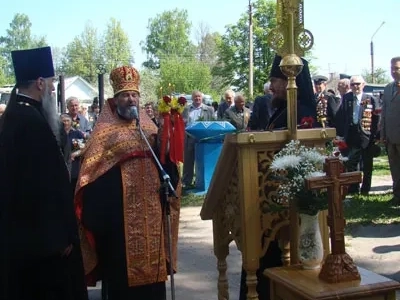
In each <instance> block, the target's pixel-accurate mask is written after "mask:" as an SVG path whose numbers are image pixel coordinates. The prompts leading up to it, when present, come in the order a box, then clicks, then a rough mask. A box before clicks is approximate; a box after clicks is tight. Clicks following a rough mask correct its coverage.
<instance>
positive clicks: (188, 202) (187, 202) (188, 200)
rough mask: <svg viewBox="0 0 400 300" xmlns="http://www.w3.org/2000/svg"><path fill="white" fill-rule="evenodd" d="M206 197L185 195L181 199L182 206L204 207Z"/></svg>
mask: <svg viewBox="0 0 400 300" xmlns="http://www.w3.org/2000/svg"><path fill="white" fill-rule="evenodd" d="M204 198H205V195H196V194H191V193H188V194H183V196H182V198H181V206H182V207H187V206H202V205H203V202H204Z"/></svg>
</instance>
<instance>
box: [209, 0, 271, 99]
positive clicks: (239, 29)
mask: <svg viewBox="0 0 400 300" xmlns="http://www.w3.org/2000/svg"><path fill="white" fill-rule="evenodd" d="M275 26H276V3H275V1H267V0H257V1H255V2H254V3H253V59H254V75H253V78H254V94H255V95H257V94H262V92H263V85H264V83H265V82H266V81H267V80H268V75H269V71H270V68H271V65H272V62H273V59H274V55H275V54H274V52H273V50H272V49H271V48H270V46H269V45H268V42H267V39H266V36H267V34H268V32H269V31H270V30H271V29H272V28H274V27H275ZM218 48H219V56H218V63H217V66H216V67H214V68H213V75H214V76H220V77H221V78H223V81H222V84H223V85H225V86H235V87H237V89H238V90H242V91H244V92H245V93H247V92H248V85H249V82H248V74H249V15H248V13H247V12H244V13H243V14H242V16H241V17H240V19H239V20H238V22H237V23H236V24H234V25H229V26H227V27H226V33H225V34H224V35H223V36H222V39H221V41H220V43H219V45H218Z"/></svg>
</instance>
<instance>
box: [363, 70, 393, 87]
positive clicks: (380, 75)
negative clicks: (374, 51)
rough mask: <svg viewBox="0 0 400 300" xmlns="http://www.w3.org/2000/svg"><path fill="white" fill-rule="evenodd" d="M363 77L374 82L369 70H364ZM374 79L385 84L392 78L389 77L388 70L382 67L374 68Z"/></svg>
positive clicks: (377, 82)
mask: <svg viewBox="0 0 400 300" xmlns="http://www.w3.org/2000/svg"><path fill="white" fill-rule="evenodd" d="M362 77H363V78H364V80H365V82H368V83H372V74H371V72H370V71H368V70H363V72H362ZM374 79H375V82H374V83H376V84H385V83H389V82H390V78H389V77H388V75H387V73H386V70H384V69H382V68H376V69H375V70H374Z"/></svg>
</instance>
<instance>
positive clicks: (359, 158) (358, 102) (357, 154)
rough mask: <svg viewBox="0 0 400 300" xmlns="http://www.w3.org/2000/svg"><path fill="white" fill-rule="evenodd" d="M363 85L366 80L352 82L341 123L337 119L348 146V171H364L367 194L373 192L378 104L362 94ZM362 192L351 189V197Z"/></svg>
mask: <svg viewBox="0 0 400 300" xmlns="http://www.w3.org/2000/svg"><path fill="white" fill-rule="evenodd" d="M364 85H365V81H364V79H363V77H361V76H352V77H351V78H350V87H351V90H352V93H347V94H345V95H344V97H343V103H342V105H341V107H340V110H341V111H340V114H339V115H340V118H341V119H340V120H339V119H338V122H341V123H342V124H343V136H344V139H345V141H346V143H347V145H348V151H349V154H348V157H349V160H348V161H347V162H346V166H347V170H348V171H349V172H351V171H356V170H358V168H359V165H360V164H361V167H362V171H363V181H362V185H361V193H362V194H368V193H369V191H370V189H371V178H372V163H373V149H374V148H373V145H374V140H375V137H376V133H377V128H378V122H379V116H378V114H375V110H376V109H377V108H378V107H379V104H378V100H377V99H375V98H374V97H373V96H370V95H368V94H365V93H363V88H364ZM359 192H360V187H359V185H358V184H354V185H352V186H351V187H350V188H349V193H359Z"/></svg>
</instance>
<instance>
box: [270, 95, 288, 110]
mask: <svg viewBox="0 0 400 300" xmlns="http://www.w3.org/2000/svg"><path fill="white" fill-rule="evenodd" d="M271 105H272V107H273V108H276V109H282V108H285V107H286V105H287V101H286V99H283V98H281V97H274V98H272V102H271Z"/></svg>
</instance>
